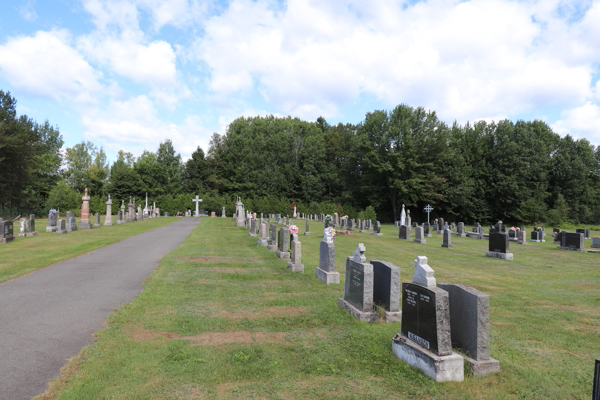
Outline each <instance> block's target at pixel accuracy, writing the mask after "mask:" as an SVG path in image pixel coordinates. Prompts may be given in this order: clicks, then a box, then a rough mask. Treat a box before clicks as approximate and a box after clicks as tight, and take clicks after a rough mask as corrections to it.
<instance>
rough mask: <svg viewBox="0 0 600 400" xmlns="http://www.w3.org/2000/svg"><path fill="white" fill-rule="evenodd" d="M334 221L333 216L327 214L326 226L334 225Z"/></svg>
mask: <svg viewBox="0 0 600 400" xmlns="http://www.w3.org/2000/svg"><path fill="white" fill-rule="evenodd" d="M332 221H333V217H332V216H331V214H327V215H326V216H325V226H329V225H333V224H332V223H331V222H332Z"/></svg>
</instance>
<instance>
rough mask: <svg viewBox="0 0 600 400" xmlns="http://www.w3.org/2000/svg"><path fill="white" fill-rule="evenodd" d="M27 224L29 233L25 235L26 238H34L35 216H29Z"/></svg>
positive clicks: (35, 232) (35, 233)
mask: <svg viewBox="0 0 600 400" xmlns="http://www.w3.org/2000/svg"><path fill="white" fill-rule="evenodd" d="M28 224H29V232H28V233H27V235H26V236H36V235H37V231H36V227H35V214H30V215H29V220H28Z"/></svg>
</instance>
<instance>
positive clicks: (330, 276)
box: [316, 267, 340, 285]
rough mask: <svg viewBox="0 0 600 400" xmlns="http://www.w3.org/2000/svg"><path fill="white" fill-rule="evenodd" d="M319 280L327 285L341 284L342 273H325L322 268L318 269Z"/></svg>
mask: <svg viewBox="0 0 600 400" xmlns="http://www.w3.org/2000/svg"><path fill="white" fill-rule="evenodd" d="M316 275H317V278H319V279H320V280H322V281H323V282H325V283H326V284H328V285H329V284H330V283H340V273H339V272H327V271H323V270H322V269H321V268H319V267H317V272H316Z"/></svg>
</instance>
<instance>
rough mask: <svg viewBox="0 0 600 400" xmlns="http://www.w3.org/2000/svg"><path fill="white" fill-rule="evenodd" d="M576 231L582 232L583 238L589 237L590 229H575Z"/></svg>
mask: <svg viewBox="0 0 600 400" xmlns="http://www.w3.org/2000/svg"><path fill="white" fill-rule="evenodd" d="M575 232H576V233H583V238H584V239H589V238H590V230H589V229H575Z"/></svg>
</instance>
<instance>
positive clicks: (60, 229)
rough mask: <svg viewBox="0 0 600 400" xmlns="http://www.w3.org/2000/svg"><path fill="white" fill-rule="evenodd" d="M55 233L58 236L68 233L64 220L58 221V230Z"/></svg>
mask: <svg viewBox="0 0 600 400" xmlns="http://www.w3.org/2000/svg"><path fill="white" fill-rule="evenodd" d="M56 233H58V234H66V233H69V231H68V230H67V223H66V221H65V220H64V219H61V220H60V221H59V227H58V229H57V230H56Z"/></svg>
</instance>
